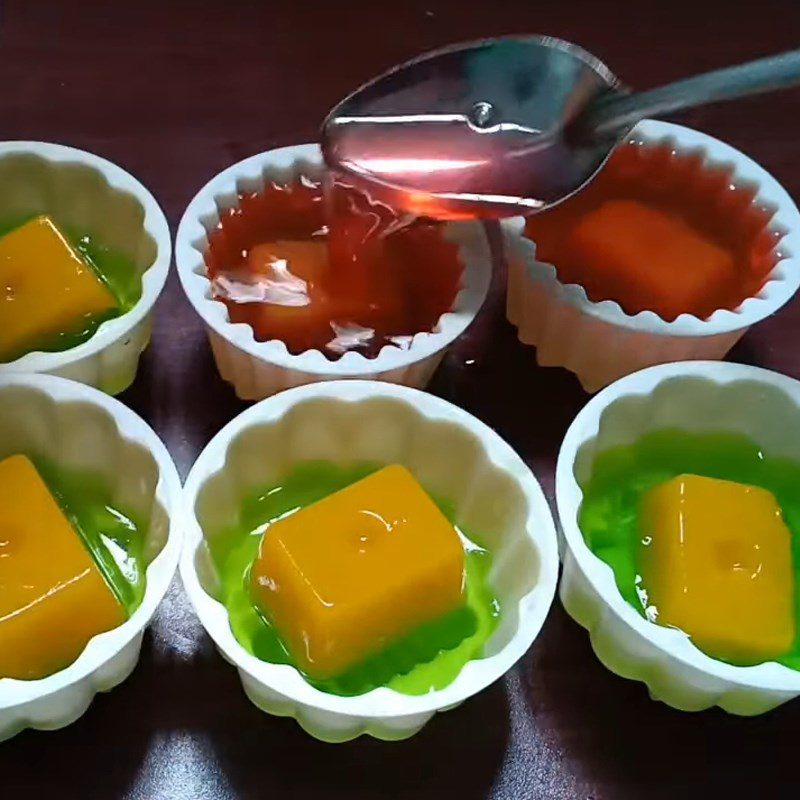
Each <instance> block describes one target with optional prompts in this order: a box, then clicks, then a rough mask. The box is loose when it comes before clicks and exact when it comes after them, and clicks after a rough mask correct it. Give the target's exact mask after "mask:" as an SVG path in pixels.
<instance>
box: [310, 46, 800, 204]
mask: <svg viewBox="0 0 800 800" xmlns="http://www.w3.org/2000/svg"><path fill="white" fill-rule="evenodd" d="M797 83H800V50H796V51H793V52H790V53H784V54H783V55H778V56H773V57H771V58H765V59H761V60H758V61H752V62H750V63H748V64H742V65H740V66H736V67H729V68H726V69H721V70H717V71H715V72H709V73H706V74H704V75H699V76H696V77H693V78H687V79H686V80H682V81H678V82H676V83H672V84H669V85H667V86H662V87H660V88H657V89H651V90H649V91H645V92H638V93H635V94H631V93H628V92H627V91H626V90H625V89H624V88H623V87H622V86H621V85H620V83H619V81H618V79H617V78H616V77H615V76H614V75H613V74H612V73H611V71H610V70H609V69H608V68H607V67H606V66H605V65H604V64H603V63H602V62H601V61H599V60H598V59H597V58H595V57H594V56H593V55H591V54H590V53H587V52H586V51H585V50H583V49H581V48H580V47H577V46H576V45H573V44H570V43H569V42H564V41H561V40H559V39H553V38H550V37H546V36H528V37H520V38H514V37H506V38H500V39H487V40H484V41H479V42H472V43H469V44H461V45H456V46H453V47H448V48H445V49H443V50H437V51H434V52H431V53H426V54H425V55H422V56H420V57H419V58H416V59H414V60H412V61H409V62H407V63H405V64H401V65H400V66H398V67H395V68H394V69H392V70H390V71H389V72H387V73H385V74H384V75H381V76H379V77H378V78H376V79H374V80H373V81H371V82H370V83H367V84H366V85H364V86H362V87H361V88H360V89H358V90H357V91H356V92H354V93H353V94H351V95H350V96H349V97H347V98H346V99H345V100H343V101H342V102H341V103H339V105H337V106H336V107H335V108H334V109H333V110H332V111H331V112H330V114H329V115H328V117H327V118H326V119H325V122H324V124H323V128H322V149H323V154H324V156H325V160H326V162H327V164H328V166H329V167H330V168H332V169H334V170H336V171H338V172H340V173H343V174H344V175H345V176H346V177H347V178H348V179H349V180H351V181H353V182H355V183H357V184H361V185H363V186H364V187H365V188H367V189H368V190H369V193H370V195H371V196H372V197H373V198H374V199H376V200H381V201H384V202H387V203H389V204H390V205H392V206H394V207H396V208H398V209H401V210H405V211H409V212H411V213H415V214H425V215H428V216H433V217H442V218H458V217H503V216H510V215H516V214H530V213H534V212H536V211H539V210H541V209H544V208H546V207H548V206H551V205H554V204H555V203H558V202H560V201H561V200H563V199H564V198H566V197H568V196H569V195H571V194H573V193H574V192H576V191H577V190H578V189H580V188H581V187H582V186H583V185H584V184H585V183H586V182H587V181H589V180H591V178H592V177H593V176H594V175H595V173H596V172H597V170H598V169H599V168H600V167H601V166H602V164H603V163H604V162H605V160H606V159H607V158H608V156H609V154H610V153H611V151H612V150H613V149H614V147H616V145H617V144H618V143H619V142H620V141H621V140H623V139H624V138H625V137H626V135H627V134H628V133H629V132H630V130H631V128H632V127H633V125H635V124H636V122H638V121H639V120H640V119H643V118H644V117H652V116H658V115H661V114H666V113H671V112H674V111H679V110H681V109H684V108H691V107H694V106H698V105H703V104H706V103H712V102H716V101H719V100H728V99H732V98H735V97H740V96H742V95H747V94H755V93H757V92H765V91H770V90H773V89H779V88H784V87H788V86H792V85H795V84H797Z"/></svg>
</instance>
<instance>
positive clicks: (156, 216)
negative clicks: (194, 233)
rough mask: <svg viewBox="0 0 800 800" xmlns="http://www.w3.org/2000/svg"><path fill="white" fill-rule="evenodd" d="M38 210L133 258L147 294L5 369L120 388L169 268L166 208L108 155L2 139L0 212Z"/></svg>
mask: <svg viewBox="0 0 800 800" xmlns="http://www.w3.org/2000/svg"><path fill="white" fill-rule="evenodd" d="M38 214H48V215H50V216H52V217H53V218H54V220H55V221H56V222H57V224H59V225H62V226H65V227H66V228H67V229H73V230H77V231H81V232H84V233H88V234H91V235H92V236H93V237H95V238H96V239H97V241H98V242H99V243H100V244H102V245H103V246H105V247H108V248H110V249H111V250H114V251H115V252H118V253H121V254H122V255H124V256H126V257H127V258H129V259H130V261H131V262H132V263H133V265H134V268H135V269H136V272H137V275H138V279H139V280H141V285H142V292H141V296H140V298H139V300H138V301H137V302H136V303H135V304H134V306H133V307H132V308H131V309H130V310H129V311H127V312H125V313H124V314H121V315H120V316H118V317H115V318H114V319H110V320H108V321H106V322H104V323H103V324H102V325H101V326H100V327H99V328H98V329H97V331H96V332H95V334H94V335H93V336H92V337H91V338H90V339H88V340H87V341H85V342H83V343H82V344H79V345H77V346H75V347H72V348H69V349H68V350H63V351H58V352H41V351H35V352H31V353H27V354H26V355H24V356H22V357H21V358H18V359H16V360H15V361H11V362H7V363H0V375H6V374H9V373H12V372H14V373H17V372H42V373H47V374H51V375H58V376H61V377H64V378H71V379H72V380H76V381H80V382H81V383H86V384H88V385H90V386H95V387H97V388H98V389H102V390H103V391H104V392H108V393H109V394H118V393H119V392H121V391H123V390H124V389H126V388H127V387H128V386H129V385H130V384H131V383H132V382H133V379H134V377H135V376H136V370H137V367H138V365H139V356H140V355H141V353H142V351H143V350H144V349H145V348H146V347H147V344H148V342H149V341H150V332H151V329H152V324H153V307H154V305H155V302H156V300H157V299H158V297H159V295H160V294H161V291H162V289H163V288H164V283H165V281H166V279H167V274H168V272H169V264H170V259H171V257H172V239H171V237H170V233H169V226H168V224H167V220H166V217H165V216H164V212H163V211H162V210H161V209H160V208H159V206H158V203H157V202H156V201H155V199H154V198H153V196H152V195H151V194H150V192H148V191H147V189H145V187H144V186H142V184H141V183H139V181H137V180H136V179H135V178H134V177H133V176H132V175H130V174H128V173H127V172H125V171H124V170H123V169H121V168H120V167H118V166H116V165H115V164H112V163H111V162H110V161H106V159H104V158H100V157H99V156H96V155H93V154H92V153H87V152H85V151H83V150H76V149H75V148H73V147H65V146H64V145H59V144H47V143H45V142H0V218H11V217H19V218H24V217H27V216H33V215H38Z"/></svg>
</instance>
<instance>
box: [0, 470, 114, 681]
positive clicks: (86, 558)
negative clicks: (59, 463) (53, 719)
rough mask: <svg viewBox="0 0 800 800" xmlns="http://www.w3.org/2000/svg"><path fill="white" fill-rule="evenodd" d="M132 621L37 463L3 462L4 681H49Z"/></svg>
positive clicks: (0, 586) (0, 620) (0, 655)
mask: <svg viewBox="0 0 800 800" xmlns="http://www.w3.org/2000/svg"><path fill="white" fill-rule="evenodd" d="M126 616H127V615H126V610H125V607H124V606H123V604H122V603H121V602H120V600H119V598H118V597H117V595H116V594H115V592H114V591H113V590H112V588H111V586H110V585H109V584H108V582H107V581H106V580H105V578H104V576H103V574H102V572H101V570H100V569H99V568H98V565H97V564H96V563H95V561H94V559H93V558H92V554H91V552H90V550H89V549H88V548H87V546H86V544H85V542H84V541H83V540H82V538H81V536H80V534H79V533H78V531H77V530H76V529H75V528H74V527H73V526H72V524H71V522H70V520H69V519H68V518H67V516H66V514H65V513H64V511H63V510H62V509H61V507H60V506H59V504H58V502H57V500H56V498H55V497H54V496H53V495H52V494H51V493H50V490H49V489H48V487H47V485H46V484H45V482H44V480H43V479H42V477H41V476H40V475H39V473H38V472H37V470H36V468H35V467H34V466H33V464H32V463H31V461H30V460H29V459H27V458H26V457H24V456H21V455H16V456H11V457H9V458H6V459H5V460H3V461H2V462H0V678H3V677H5V678H19V679H35V678H42V677H45V676H47V675H50V674H51V673H53V672H56V671H58V670H59V669H62V668H63V667H65V666H67V665H68V664H70V663H71V662H72V661H74V660H75V658H77V657H78V655H79V654H80V653H81V651H82V650H83V648H84V647H85V646H86V643H87V642H88V641H89V639H91V638H92V637H93V636H95V635H97V634H99V633H103V632H104V631H108V630H111V629H112V628H115V627H117V626H118V625H121V624H122V623H123V622H124V620H125V618H126Z"/></svg>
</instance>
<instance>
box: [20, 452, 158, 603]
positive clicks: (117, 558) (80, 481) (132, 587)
mask: <svg viewBox="0 0 800 800" xmlns="http://www.w3.org/2000/svg"><path fill="white" fill-rule="evenodd" d="M34 463H35V465H36V469H37V470H38V471H39V474H40V475H41V476H42V479H43V480H44V482H45V483H46V484H47V488H48V489H49V490H50V492H51V493H52V494H53V496H54V497H55V498H56V500H57V501H58V503H59V505H60V506H61V509H62V510H63V511H64V513H65V514H66V516H67V518H68V519H69V520H70V522H71V523H72V526H73V527H74V528H75V530H76V531H77V532H78V533H79V534H80V536H81V538H82V539H83V541H84V543H85V544H86V546H87V548H88V549H89V551H90V552H91V554H92V556H93V557H94V559H95V562H96V563H97V565H98V567H99V568H100V571H101V573H102V574H103V576H104V577H105V579H106V581H107V583H108V585H109V586H110V587H111V589H112V591H113V592H114V594H115V595H116V596H117V598H118V599H119V601H120V602H121V603H122V605H123V606H124V607H125V610H126V611H127V613H128V616H130V615H131V614H132V613H133V612H134V611H135V610H136V609H137V608H138V607H139V605H140V604H141V602H142V599H143V598H144V591H145V569H146V565H145V562H144V530H145V528H144V527H143V526H142V525H141V524H140V523H139V522H137V521H136V518H135V515H132V514H130V513H129V512H127V511H122V510H120V509H119V508H117V507H116V506H115V505H114V504H113V502H112V498H111V492H110V490H109V487H108V485H107V484H106V483H105V481H104V480H103V479H102V478H101V477H100V476H99V475H95V474H92V473H89V472H82V471H77V470H66V469H63V468H61V467H58V466H56V465H55V464H53V463H52V462H50V461H47V460H43V459H38V458H37V459H34Z"/></svg>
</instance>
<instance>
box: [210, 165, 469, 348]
mask: <svg viewBox="0 0 800 800" xmlns="http://www.w3.org/2000/svg"><path fill="white" fill-rule="evenodd" d="M205 258H206V269H207V273H208V276H209V278H210V279H211V285H212V290H213V293H214V297H215V298H216V299H218V300H221V301H222V302H224V303H225V305H226V306H227V308H228V313H229V317H230V320H231V322H234V323H237V322H244V323H247V324H248V325H250V326H251V327H252V329H253V335H254V336H255V338H256V339H257V340H259V341H270V340H281V341H283V342H284V343H285V344H286V346H287V348H288V350H289V351H290V352H292V353H295V354H299V353H302V352H304V351H306V350H310V349H317V350H320V351H321V352H323V353H324V354H325V355H326V356H327V357H328V358H330V359H335V358H338V357H339V356H341V355H342V354H343V353H344V352H347V351H348V350H357V351H359V352H361V353H363V354H364V355H366V356H368V357H374V356H375V355H377V353H378V352H379V351H380V349H381V348H382V347H384V346H385V345H390V346H396V347H407V346H408V344H409V341H410V338H411V337H413V336H414V335H415V334H417V333H420V332H423V331H431V330H432V329H433V328H434V327H435V326H436V324H437V322H438V320H439V317H441V315H442V314H444V313H445V312H447V311H449V310H450V309H451V308H452V306H453V302H454V300H455V297H456V294H457V293H458V289H459V283H460V278H461V271H462V268H461V264H460V262H459V259H458V253H457V249H456V246H455V245H454V244H452V243H450V242H448V241H447V240H446V239H445V238H444V236H443V229H442V227H441V225H440V224H438V223H434V222H428V221H423V220H411V219H406V218H398V217H397V216H396V215H395V214H394V212H393V211H392V210H391V209H389V208H388V207H387V206H384V205H381V204H377V203H373V202H371V201H370V200H369V199H368V198H367V197H366V195H364V194H362V193H360V192H357V191H356V190H354V189H352V188H350V187H347V186H343V185H341V184H339V183H335V182H332V183H330V184H329V186H328V189H327V191H326V192H324V191H323V187H322V185H321V184H320V183H318V182H315V181H311V180H309V179H308V178H305V177H303V178H299V179H297V180H295V181H294V182H292V183H290V184H288V185H285V186H284V185H279V184H276V183H271V184H269V185H268V186H267V187H266V188H265V189H264V190H263V191H262V192H259V193H252V194H241V195H239V198H238V205H237V206H236V207H235V208H233V209H230V210H228V211H227V212H225V213H224V214H223V215H222V218H221V219H220V222H219V225H218V226H217V228H216V229H215V230H213V231H212V232H211V233H210V235H209V239H208V250H207V253H206V256H205Z"/></svg>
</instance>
